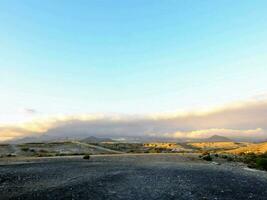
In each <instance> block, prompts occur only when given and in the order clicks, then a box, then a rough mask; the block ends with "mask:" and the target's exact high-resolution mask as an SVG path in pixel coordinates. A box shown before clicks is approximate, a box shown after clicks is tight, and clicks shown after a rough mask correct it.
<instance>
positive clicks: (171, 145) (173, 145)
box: [144, 142, 183, 149]
mask: <svg viewBox="0 0 267 200" xmlns="http://www.w3.org/2000/svg"><path fill="white" fill-rule="evenodd" d="M144 147H153V148H164V149H175V148H183V147H182V146H180V145H178V144H176V143H167V142H157V143H146V144H144Z"/></svg>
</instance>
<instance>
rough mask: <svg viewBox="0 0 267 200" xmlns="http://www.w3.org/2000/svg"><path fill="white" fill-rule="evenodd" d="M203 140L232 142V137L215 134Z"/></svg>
mask: <svg viewBox="0 0 267 200" xmlns="http://www.w3.org/2000/svg"><path fill="white" fill-rule="evenodd" d="M203 140H204V142H232V140H231V139H229V138H227V137H224V136H220V135H213V136H211V137H209V138H206V139H203Z"/></svg>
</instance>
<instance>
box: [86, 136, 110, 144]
mask: <svg viewBox="0 0 267 200" xmlns="http://www.w3.org/2000/svg"><path fill="white" fill-rule="evenodd" d="M81 141H82V142H86V143H100V142H114V140H112V139H110V138H99V137H94V136H90V137H87V138H85V139H83V140H81Z"/></svg>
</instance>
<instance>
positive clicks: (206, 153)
mask: <svg viewBox="0 0 267 200" xmlns="http://www.w3.org/2000/svg"><path fill="white" fill-rule="evenodd" d="M199 157H200V158H201V159H203V160H206V161H212V157H211V155H210V153H208V152H203V153H202V155H200V156H199Z"/></svg>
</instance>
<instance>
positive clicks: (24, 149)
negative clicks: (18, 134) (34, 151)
mask: <svg viewBox="0 0 267 200" xmlns="http://www.w3.org/2000/svg"><path fill="white" fill-rule="evenodd" d="M29 150H30V148H29V147H21V151H29Z"/></svg>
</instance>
